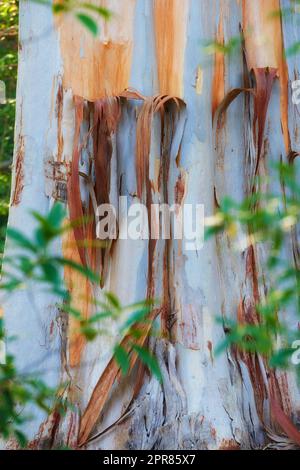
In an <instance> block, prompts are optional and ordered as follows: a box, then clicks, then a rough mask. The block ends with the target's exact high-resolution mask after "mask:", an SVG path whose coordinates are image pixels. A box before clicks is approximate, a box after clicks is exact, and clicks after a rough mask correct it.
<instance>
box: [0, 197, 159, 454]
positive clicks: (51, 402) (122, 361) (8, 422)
mask: <svg viewBox="0 0 300 470" xmlns="http://www.w3.org/2000/svg"><path fill="white" fill-rule="evenodd" d="M65 216H66V213H65V209H64V207H63V206H62V205H61V204H59V203H56V204H55V205H54V206H53V207H52V209H51V210H50V212H49V214H48V215H47V216H46V217H44V216H41V215H40V214H39V213H36V212H34V213H33V217H34V219H35V221H36V228H35V230H34V232H33V235H32V237H27V236H25V235H24V234H23V233H22V232H20V231H18V230H15V229H11V228H8V230H7V236H8V239H9V240H10V244H11V248H10V253H12V248H13V254H12V255H11V256H10V255H9V256H6V257H5V259H4V261H3V279H4V280H3V282H2V284H1V285H0V288H1V290H2V293H3V295H4V296H5V295H11V294H12V293H13V292H14V291H16V290H18V289H26V290H27V291H29V290H30V289H31V286H34V290H35V291H39V292H41V290H42V291H45V292H49V293H52V294H54V295H55V296H56V298H57V299H58V304H57V308H58V309H60V310H62V311H64V312H66V313H68V314H69V315H71V316H73V317H75V318H76V320H77V322H78V325H79V331H80V333H81V334H82V335H84V336H85V338H86V340H87V341H93V340H94V339H95V338H97V337H98V336H99V335H109V331H108V330H107V329H105V328H104V327H103V325H102V322H104V321H105V320H106V319H111V320H120V321H121V328H120V331H119V337H120V339H121V340H122V339H123V338H125V337H126V338H127V343H126V344H128V345H130V346H131V348H132V350H134V351H135V353H136V354H137V356H138V358H139V360H140V361H141V362H142V363H143V364H145V366H146V367H147V368H148V369H149V370H150V371H151V372H152V373H153V374H154V375H155V376H156V377H157V378H158V380H160V378H161V376H160V370H159V366H158V364H157V361H156V359H155V357H154V356H153V355H152V353H151V352H150V351H149V350H148V348H147V347H143V346H141V345H140V344H139V343H138V340H139V338H140V337H141V332H140V331H141V329H142V328H143V325H149V322H150V320H149V314H150V312H151V310H152V308H153V302H151V301H142V302H137V303H135V304H132V305H128V306H122V305H121V303H120V301H119V299H118V298H117V297H116V296H115V295H114V294H113V293H111V292H105V293H104V294H103V297H104V298H103V300H101V301H99V300H97V299H91V303H92V305H93V307H94V310H95V312H94V313H93V315H91V316H90V317H89V318H84V317H83V315H82V312H80V311H79V310H77V309H76V308H74V306H73V305H72V296H71V295H70V293H69V291H68V290H67V288H66V287H65V285H64V281H63V268H64V267H66V266H67V267H68V268H70V269H72V270H74V271H77V272H79V273H80V274H81V275H82V276H83V277H84V278H86V279H88V280H89V281H90V282H91V283H93V284H94V285H99V283H100V279H99V276H98V275H97V274H96V273H95V272H93V271H92V270H91V269H89V268H88V267H84V266H82V265H81V264H78V263H76V262H74V261H73V260H71V259H68V258H65V257H63V256H58V255H55V254H54V253H53V245H54V243H55V241H56V240H58V239H59V238H60V237H61V236H62V235H63V232H64V231H66V230H70V229H72V227H71V226H66V225H64V224H63V221H64V219H65ZM152 326H153V325H150V327H151V334H155V332H154V330H152ZM5 339H6V341H10V339H9V338H5V331H4V327H3V322H1V329H0V344H1V341H2V343H3V341H4V340H5ZM123 344H124V343H123ZM113 352H114V357H115V360H116V362H117V363H118V365H119V366H120V369H121V371H122V372H123V374H127V373H128V371H129V366H130V357H129V353H128V352H127V348H125V347H123V346H121V341H120V342H117V343H116V344H115V347H114V351H113ZM57 401H58V390H53V389H52V390H51V389H49V388H48V387H47V385H46V384H45V383H44V382H43V381H42V379H41V378H39V377H38V376H37V375H36V374H34V371H31V373H30V375H29V374H24V373H22V371H19V370H18V369H17V367H16V363H15V359H14V357H13V356H11V355H7V357H6V360H5V362H4V363H2V364H0V436H2V437H4V438H5V439H8V438H9V437H11V436H15V437H16V438H17V439H18V441H19V443H20V445H22V446H24V445H25V443H26V436H25V435H24V434H23V432H22V430H21V429H22V428H21V425H22V424H23V423H24V421H25V420H27V419H30V416H24V413H21V409H22V407H24V406H25V405H27V404H29V403H34V404H35V405H36V406H38V407H39V408H42V409H43V410H46V411H47V412H49V410H50V409H53V407H54V406H55V408H56V409H57Z"/></svg>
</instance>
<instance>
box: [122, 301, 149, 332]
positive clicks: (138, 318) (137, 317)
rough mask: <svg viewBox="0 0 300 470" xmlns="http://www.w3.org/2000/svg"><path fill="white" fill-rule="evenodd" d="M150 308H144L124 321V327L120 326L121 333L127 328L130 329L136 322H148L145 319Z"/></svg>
mask: <svg viewBox="0 0 300 470" xmlns="http://www.w3.org/2000/svg"><path fill="white" fill-rule="evenodd" d="M149 311H150V308H149V307H145V308H143V309H141V310H137V311H136V312H133V314H132V315H130V317H129V318H128V319H127V320H126V322H125V323H124V325H123V326H122V331H124V330H126V329H127V328H130V327H131V326H132V325H134V324H135V323H138V322H146V321H150V320H149V319H147V318H146V317H147V315H148V314H149Z"/></svg>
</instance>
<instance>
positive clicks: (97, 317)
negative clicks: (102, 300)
mask: <svg viewBox="0 0 300 470" xmlns="http://www.w3.org/2000/svg"><path fill="white" fill-rule="evenodd" d="M111 316H112V312H111V311H110V310H107V311H106V312H101V313H95V315H93V316H92V317H90V318H89V320H88V322H89V323H96V322H98V321H99V320H104V319H105V318H109V317H111Z"/></svg>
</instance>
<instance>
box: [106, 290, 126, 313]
mask: <svg viewBox="0 0 300 470" xmlns="http://www.w3.org/2000/svg"><path fill="white" fill-rule="evenodd" d="M104 295H105V297H106V298H107V300H108V301H109V303H110V304H111V305H112V306H113V307H114V308H116V309H117V310H121V308H122V307H121V304H120V301H119V299H118V297H117V296H116V295H115V294H113V293H112V292H105V294H104Z"/></svg>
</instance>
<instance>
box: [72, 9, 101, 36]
mask: <svg viewBox="0 0 300 470" xmlns="http://www.w3.org/2000/svg"><path fill="white" fill-rule="evenodd" d="M76 18H77V19H78V20H79V21H80V23H82V24H83V26H85V27H86V28H87V29H88V30H89V31H90V32H91V33H92V34H93V36H97V34H98V25H97V23H96V21H95V20H94V19H93V18H91V17H90V16H88V15H85V14H84V13H76Z"/></svg>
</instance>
